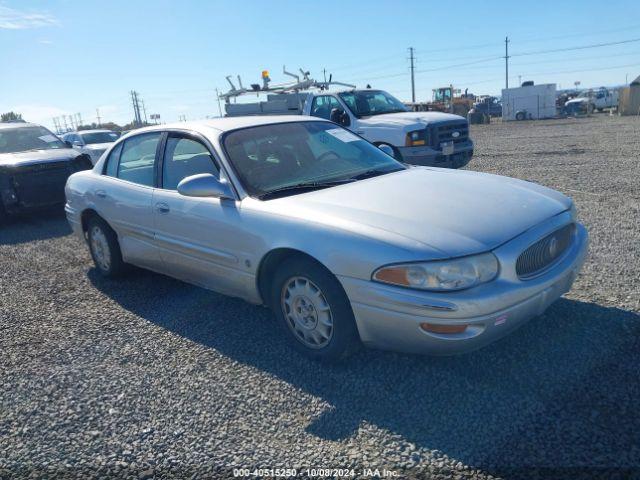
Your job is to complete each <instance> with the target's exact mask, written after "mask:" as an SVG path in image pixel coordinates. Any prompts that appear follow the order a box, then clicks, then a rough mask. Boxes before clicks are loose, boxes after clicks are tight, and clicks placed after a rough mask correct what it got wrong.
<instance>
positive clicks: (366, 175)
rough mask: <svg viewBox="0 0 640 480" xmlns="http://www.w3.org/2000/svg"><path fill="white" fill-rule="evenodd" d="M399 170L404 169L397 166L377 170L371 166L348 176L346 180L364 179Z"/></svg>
mask: <svg viewBox="0 0 640 480" xmlns="http://www.w3.org/2000/svg"><path fill="white" fill-rule="evenodd" d="M400 170H404V169H403V168H398V169H394V170H378V169H377V168H372V169H370V170H365V171H364V172H360V173H358V174H357V175H354V176H353V177H349V178H348V180H350V181H355V180H364V179H365V178H372V177H378V176H380V175H386V174H387V173H393V172H399V171H400Z"/></svg>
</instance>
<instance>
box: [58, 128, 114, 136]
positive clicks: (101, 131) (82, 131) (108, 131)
mask: <svg viewBox="0 0 640 480" xmlns="http://www.w3.org/2000/svg"><path fill="white" fill-rule="evenodd" d="M103 132H104V133H114V132H113V130H108V129H106V128H94V129H93V130H78V131H76V132H68V133H78V134H80V135H82V134H83V133H103Z"/></svg>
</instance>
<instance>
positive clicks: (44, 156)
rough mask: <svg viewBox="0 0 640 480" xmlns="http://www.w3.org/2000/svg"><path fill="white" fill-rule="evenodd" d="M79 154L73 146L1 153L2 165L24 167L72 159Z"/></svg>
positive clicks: (0, 163)
mask: <svg viewBox="0 0 640 480" xmlns="http://www.w3.org/2000/svg"><path fill="white" fill-rule="evenodd" d="M78 155H79V153H78V152H77V151H76V150H74V149H72V148H61V149H59V150H54V149H50V150H29V151H28V152H16V153H1V154H0V167H22V166H26V165H34V164H37V163H49V162H64V161H69V160H72V159H74V158H76V157H77V156H78Z"/></svg>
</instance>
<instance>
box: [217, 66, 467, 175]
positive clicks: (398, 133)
mask: <svg viewBox="0 0 640 480" xmlns="http://www.w3.org/2000/svg"><path fill="white" fill-rule="evenodd" d="M284 72H285V74H287V75H290V76H293V77H295V78H296V82H294V83H291V84H286V85H280V86H277V87H271V86H269V81H270V80H269V76H268V72H266V71H265V72H263V74H262V78H263V85H262V86H260V85H257V84H254V85H252V86H251V89H245V88H244V87H242V83H241V82H240V79H239V78H238V81H239V82H240V88H236V87H235V86H234V85H233V83H232V82H231V80H230V77H227V80H228V81H229V83H230V85H231V90H230V91H229V92H227V93H224V94H222V95H220V98H222V99H224V100H225V112H226V115H227V116H231V117H235V116H242V115H292V114H298V115H309V116H315V117H321V118H326V119H327V120H331V121H333V122H335V123H338V124H340V125H342V126H344V127H346V128H348V129H349V130H351V131H353V132H354V133H356V134H358V135H360V136H362V137H363V138H365V139H366V140H368V141H369V142H371V143H373V144H374V145H377V146H379V147H382V148H383V149H387V148H390V150H392V151H393V156H394V157H395V158H396V159H397V160H399V161H401V162H405V163H409V164H413V165H427V166H436V167H449V168H459V167H463V166H465V165H466V164H467V163H469V161H470V160H471V157H472V156H473V142H472V140H471V138H470V137H469V122H468V121H467V119H465V118H464V117H461V116H459V115H453V114H449V113H441V112H411V111H409V109H408V108H407V107H406V106H405V105H404V104H403V103H402V102H401V101H400V100H398V99H397V98H395V97H393V96H392V95H390V94H389V93H387V92H385V91H383V90H376V89H371V88H366V89H357V88H355V86H352V85H346V84H341V83H339V82H332V81H331V79H330V80H329V81H328V82H316V81H315V80H312V79H310V78H309V72H304V71H302V70H301V73H302V76H303V79H302V80H301V79H300V77H299V76H297V75H293V74H290V73H288V72H287V71H286V70H285V71H284ZM331 84H334V85H341V86H343V87H345V86H346V87H351V88H349V89H345V90H341V91H329V90H328V88H329V86H330V85H331ZM246 93H248V94H251V93H253V94H256V93H257V94H259V93H267V97H266V100H265V101H258V102H253V103H232V102H231V101H230V100H231V99H232V98H233V99H235V97H238V96H240V95H243V94H246Z"/></svg>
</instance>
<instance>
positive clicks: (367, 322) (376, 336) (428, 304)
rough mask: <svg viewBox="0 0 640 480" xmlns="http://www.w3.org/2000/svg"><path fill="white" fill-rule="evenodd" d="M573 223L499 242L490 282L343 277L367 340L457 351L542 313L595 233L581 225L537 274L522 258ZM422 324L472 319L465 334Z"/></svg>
mask: <svg viewBox="0 0 640 480" xmlns="http://www.w3.org/2000/svg"><path fill="white" fill-rule="evenodd" d="M563 221H564V224H566V223H567V222H568V221H569V214H568V213H565V214H562V215H560V216H558V217H555V218H554V219H553V221H552V222H550V224H549V223H547V224H546V225H543V226H538V227H535V228H533V229H531V230H530V231H528V232H526V233H525V234H522V235H521V236H520V237H518V238H516V239H514V240H512V241H510V242H508V243H507V244H505V245H502V246H501V247H499V248H497V249H495V250H494V251H493V253H494V254H495V255H496V257H498V260H499V261H500V264H501V271H500V273H499V275H498V277H497V278H496V279H495V280H493V281H491V282H488V283H485V284H483V285H479V286H477V287H475V288H471V289H469V290H463V291H459V292H448V293H434V292H421V291H416V290H410V289H405V288H400V287H394V286H391V285H384V284H380V283H376V282H372V281H367V280H361V279H354V278H351V277H339V278H340V281H341V283H342V285H343V286H344V288H345V291H346V293H347V296H348V297H349V299H350V301H351V305H352V308H353V313H354V315H355V319H356V323H357V326H358V331H359V334H360V338H361V340H362V342H363V343H364V344H365V345H367V346H371V347H374V348H380V349H384V350H395V351H401V352H407V353H422V354H433V355H451V354H456V353H464V352H467V351H471V350H475V349H477V348H481V347H483V346H485V345H487V344H489V343H492V342H494V341H495V340H497V339H499V338H501V337H503V336H505V335H506V334H508V333H509V332H511V331H513V330H515V329H516V328H518V327H519V326H521V325H523V324H524V323H526V322H527V321H529V320H531V319H532V318H533V317H536V316H539V315H541V314H542V313H543V312H544V311H545V310H546V309H547V307H549V305H551V304H552V303H553V302H554V301H556V300H557V299H558V298H559V297H560V296H562V295H563V294H564V293H566V292H568V291H569V290H570V289H571V286H572V284H573V282H574V280H575V278H576V276H577V275H578V272H579V271H580V268H581V267H582V264H583V263H584V260H585V257H586V253H587V247H588V234H587V231H586V229H585V228H584V227H583V226H582V225H580V224H576V227H577V228H576V231H575V237H574V239H573V242H572V245H571V246H570V247H569V249H568V250H567V252H565V254H563V256H562V257H561V259H560V260H559V261H557V262H556V263H555V264H554V265H553V266H552V267H551V268H550V269H549V270H547V271H545V272H544V273H543V274H541V275H539V276H538V277H535V278H533V279H530V280H520V279H518V277H517V275H516V273H515V259H517V257H518V255H519V254H520V253H521V252H522V251H523V250H524V249H525V248H526V247H527V246H528V245H531V243H533V242H534V241H536V240H537V239H540V238H543V237H544V236H546V235H547V234H549V233H551V232H552V231H554V230H556V229H557V228H559V226H562V222H563ZM421 323H429V324H437V325H462V324H464V325H468V327H467V329H466V330H465V331H464V332H462V333H453V334H439V333H433V332H427V331H425V330H423V329H422V328H421V327H420V324H421Z"/></svg>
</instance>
